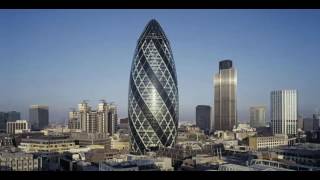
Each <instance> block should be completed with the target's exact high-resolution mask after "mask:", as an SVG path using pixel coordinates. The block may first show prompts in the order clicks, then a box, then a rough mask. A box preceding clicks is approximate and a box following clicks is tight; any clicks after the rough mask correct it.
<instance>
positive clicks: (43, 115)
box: [29, 105, 49, 130]
mask: <svg viewBox="0 0 320 180" xmlns="http://www.w3.org/2000/svg"><path fill="white" fill-rule="evenodd" d="M29 121H30V123H31V129H32V130H41V129H44V128H46V127H47V126H48V125H49V108H48V106H45V105H32V106H31V107H30V109H29Z"/></svg>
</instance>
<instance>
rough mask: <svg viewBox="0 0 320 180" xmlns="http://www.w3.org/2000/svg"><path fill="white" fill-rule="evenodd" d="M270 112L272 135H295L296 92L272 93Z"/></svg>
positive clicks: (278, 91)
mask: <svg viewBox="0 0 320 180" xmlns="http://www.w3.org/2000/svg"><path fill="white" fill-rule="evenodd" d="M270 110H271V117H270V118H271V124H272V132H273V134H286V135H294V134H297V119H298V114H297V112H298V105H297V90H277V91H272V92H271V108H270Z"/></svg>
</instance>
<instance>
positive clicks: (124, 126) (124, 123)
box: [118, 118, 129, 129]
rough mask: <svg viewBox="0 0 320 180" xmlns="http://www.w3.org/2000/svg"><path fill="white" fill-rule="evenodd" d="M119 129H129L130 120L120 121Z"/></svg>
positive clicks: (123, 119)
mask: <svg viewBox="0 0 320 180" xmlns="http://www.w3.org/2000/svg"><path fill="white" fill-rule="evenodd" d="M118 128H119V129H129V118H122V119H120V120H119V126H118Z"/></svg>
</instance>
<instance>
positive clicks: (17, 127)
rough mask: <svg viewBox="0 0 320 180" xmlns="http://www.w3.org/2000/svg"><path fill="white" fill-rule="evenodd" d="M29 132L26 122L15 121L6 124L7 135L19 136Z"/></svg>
mask: <svg viewBox="0 0 320 180" xmlns="http://www.w3.org/2000/svg"><path fill="white" fill-rule="evenodd" d="M29 131H30V129H29V125H28V121H27V120H16V121H14V122H7V134H19V133H23V132H29Z"/></svg>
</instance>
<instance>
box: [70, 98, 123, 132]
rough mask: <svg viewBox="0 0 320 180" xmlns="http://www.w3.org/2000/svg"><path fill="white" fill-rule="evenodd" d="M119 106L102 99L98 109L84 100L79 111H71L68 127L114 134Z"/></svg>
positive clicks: (76, 130) (74, 129) (81, 130)
mask: <svg viewBox="0 0 320 180" xmlns="http://www.w3.org/2000/svg"><path fill="white" fill-rule="evenodd" d="M117 119H118V117H117V107H116V105H115V104H114V103H107V102H106V101H104V100H102V101H101V102H100V103H99V104H98V107H97V109H96V110H93V109H92V108H91V107H90V106H89V105H88V103H87V101H83V102H81V103H80V104H78V111H76V110H75V109H73V110H72V111H71V112H69V122H68V127H69V129H71V131H72V132H87V133H102V134H106V133H108V134H109V135H113V134H114V133H115V130H116V126H117Z"/></svg>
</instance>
